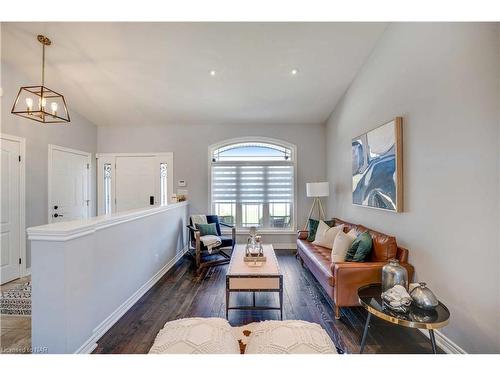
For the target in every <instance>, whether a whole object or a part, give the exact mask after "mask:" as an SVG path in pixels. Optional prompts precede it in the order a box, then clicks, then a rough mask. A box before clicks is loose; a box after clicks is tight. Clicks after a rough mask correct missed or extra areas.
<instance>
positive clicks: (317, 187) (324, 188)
mask: <svg viewBox="0 0 500 375" xmlns="http://www.w3.org/2000/svg"><path fill="white" fill-rule="evenodd" d="M306 191H307V196H308V197H309V198H314V200H313V204H312V206H311V209H310V210H309V216H308V218H307V221H306V223H305V225H304V230H307V223H308V222H309V219H310V218H311V216H312V214H313V212H314V208H315V207H316V206H317V207H318V217H319V219H320V220H324V219H325V211H324V210H323V205H322V204H321V199H320V198H321V197H328V196H329V195H330V185H329V183H328V182H308V183H307V184H306Z"/></svg>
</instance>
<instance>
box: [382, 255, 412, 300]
mask: <svg viewBox="0 0 500 375" xmlns="http://www.w3.org/2000/svg"><path fill="white" fill-rule="evenodd" d="M394 285H401V286H403V287H404V288H405V289H406V290H408V271H406V268H404V267H402V266H401V265H400V264H399V261H398V260H397V259H390V260H389V263H387V264H386V265H385V266H384V267H382V293H384V292H385V291H387V290H389V289H391V288H392V287H393V286H394Z"/></svg>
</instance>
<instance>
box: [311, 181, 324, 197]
mask: <svg viewBox="0 0 500 375" xmlns="http://www.w3.org/2000/svg"><path fill="white" fill-rule="evenodd" d="M306 190H307V196H308V197H328V196H329V195H330V184H329V183H328V182H308V183H307V184H306Z"/></svg>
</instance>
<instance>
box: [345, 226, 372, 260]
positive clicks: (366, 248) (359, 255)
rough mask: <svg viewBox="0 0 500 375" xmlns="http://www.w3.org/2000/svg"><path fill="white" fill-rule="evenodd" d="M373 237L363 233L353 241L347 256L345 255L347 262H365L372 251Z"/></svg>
mask: <svg viewBox="0 0 500 375" xmlns="http://www.w3.org/2000/svg"><path fill="white" fill-rule="evenodd" d="M372 245H373V243H372V237H371V236H370V234H369V233H368V232H363V233H361V234H360V235H358V237H356V239H355V240H354V241H353V243H352V245H351V247H349V250H347V254H346V255H345V261H346V262H364V261H365V259H366V258H367V257H368V254H370V251H371V250H372Z"/></svg>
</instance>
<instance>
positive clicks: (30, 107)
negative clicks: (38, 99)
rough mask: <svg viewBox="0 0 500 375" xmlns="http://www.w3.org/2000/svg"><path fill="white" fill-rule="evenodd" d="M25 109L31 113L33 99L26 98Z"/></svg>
mask: <svg viewBox="0 0 500 375" xmlns="http://www.w3.org/2000/svg"><path fill="white" fill-rule="evenodd" d="M26 108H27V110H28V112H31V111H32V110H33V99H31V98H26Z"/></svg>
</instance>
